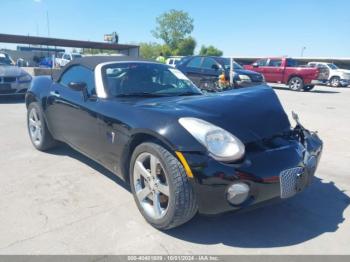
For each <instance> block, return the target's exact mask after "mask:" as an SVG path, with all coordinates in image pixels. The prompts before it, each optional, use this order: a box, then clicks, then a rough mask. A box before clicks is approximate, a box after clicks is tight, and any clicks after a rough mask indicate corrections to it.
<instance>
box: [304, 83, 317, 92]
mask: <svg viewBox="0 0 350 262" xmlns="http://www.w3.org/2000/svg"><path fill="white" fill-rule="evenodd" d="M314 87H315V86H314V85H309V86H304V91H306V92H308V91H311V90H312V89H313V88H314Z"/></svg>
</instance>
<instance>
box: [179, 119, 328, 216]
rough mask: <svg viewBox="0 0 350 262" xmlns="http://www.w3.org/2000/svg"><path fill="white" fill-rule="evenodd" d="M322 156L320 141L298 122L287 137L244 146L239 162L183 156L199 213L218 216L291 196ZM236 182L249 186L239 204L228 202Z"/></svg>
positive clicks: (308, 180) (304, 183)
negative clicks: (189, 171) (243, 155)
mask: <svg viewBox="0 0 350 262" xmlns="http://www.w3.org/2000/svg"><path fill="white" fill-rule="evenodd" d="M321 153H322V141H321V140H320V139H319V137H318V135H317V134H316V133H314V132H310V131H308V130H307V129H305V128H304V127H302V125H301V124H300V123H298V124H297V126H296V127H295V128H294V129H293V130H291V132H290V133H288V134H283V135H279V136H276V137H274V138H271V139H268V140H264V141H259V142H255V143H251V144H248V145H246V155H245V158H244V159H243V160H242V161H241V162H240V163H232V164H227V163H222V162H218V161H216V160H214V159H213V158H211V157H210V156H207V155H205V154H200V153H184V156H185V158H186V160H187V161H188V164H189V166H190V168H191V170H192V173H193V175H194V178H193V179H192V183H193V187H194V190H195V193H196V196H197V202H198V208H199V212H200V213H202V214H218V213H223V212H227V211H231V210H237V209H241V208H243V207H249V206H254V205H256V204H259V203H262V202H265V201H268V200H272V199H276V198H277V199H281V198H282V199H283V198H289V197H292V196H294V195H295V194H297V193H299V192H301V191H303V190H304V189H305V188H306V187H307V186H308V185H309V184H310V183H311V181H312V178H313V176H314V174H315V171H316V168H317V165H318V163H319V160H320V157H321ZM235 183H244V184H246V185H248V186H249V197H247V199H246V200H245V201H244V202H242V203H241V204H239V205H234V204H232V203H230V202H229V201H228V196H227V190H228V188H229V187H230V186H232V185H233V184H235Z"/></svg>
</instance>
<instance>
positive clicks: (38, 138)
mask: <svg viewBox="0 0 350 262" xmlns="http://www.w3.org/2000/svg"><path fill="white" fill-rule="evenodd" d="M27 126H28V133H29V137H30V140H31V141H32V144H33V145H34V147H35V148H36V149H38V150H40V151H46V150H49V149H51V148H53V147H55V146H56V145H57V142H56V140H55V139H54V138H53V137H52V135H51V133H50V131H49V130H48V128H47V125H46V122H45V118H44V114H43V112H42V110H41V107H40V106H39V104H38V103H36V102H33V103H31V104H30V105H29V106H28V111H27Z"/></svg>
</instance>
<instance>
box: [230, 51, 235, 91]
mask: <svg viewBox="0 0 350 262" xmlns="http://www.w3.org/2000/svg"><path fill="white" fill-rule="evenodd" d="M233 62H234V61H233V57H231V58H230V85H231V86H232V85H233V71H234V68H233Z"/></svg>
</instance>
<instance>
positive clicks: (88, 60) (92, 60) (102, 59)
mask: <svg viewBox="0 0 350 262" xmlns="http://www.w3.org/2000/svg"><path fill="white" fill-rule="evenodd" d="M133 61H136V62H140V61H141V62H154V61H150V60H145V59H141V58H137V57H131V56H86V57H81V58H75V59H74V60H72V61H71V62H69V63H68V64H67V65H65V66H64V67H63V68H62V69H61V70H59V71H58V72H57V73H55V74H54V75H53V76H52V78H53V80H54V81H57V80H59V79H60V77H61V75H62V74H63V73H64V72H65V71H66V70H67V68H69V67H71V66H74V65H81V66H84V67H86V68H88V69H90V70H94V69H95V67H96V66H97V65H99V64H101V63H107V62H133Z"/></svg>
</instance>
